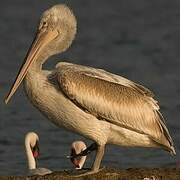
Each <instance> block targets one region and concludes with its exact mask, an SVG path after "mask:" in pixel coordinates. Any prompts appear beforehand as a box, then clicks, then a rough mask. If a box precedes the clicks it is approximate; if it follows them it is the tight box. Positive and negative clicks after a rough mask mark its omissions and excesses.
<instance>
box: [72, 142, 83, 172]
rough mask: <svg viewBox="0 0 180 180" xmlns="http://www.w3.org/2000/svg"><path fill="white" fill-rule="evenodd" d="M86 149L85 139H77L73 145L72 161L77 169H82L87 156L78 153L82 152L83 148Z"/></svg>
mask: <svg viewBox="0 0 180 180" xmlns="http://www.w3.org/2000/svg"><path fill="white" fill-rule="evenodd" d="M85 149H86V145H85V143H84V142H83V141H75V142H73V143H72V145H71V155H70V157H71V162H72V163H73V164H74V166H75V168H76V169H81V168H82V167H83V165H84V163H85V160H86V156H78V157H73V156H76V155H77V154H79V153H81V152H82V151H83V150H85Z"/></svg>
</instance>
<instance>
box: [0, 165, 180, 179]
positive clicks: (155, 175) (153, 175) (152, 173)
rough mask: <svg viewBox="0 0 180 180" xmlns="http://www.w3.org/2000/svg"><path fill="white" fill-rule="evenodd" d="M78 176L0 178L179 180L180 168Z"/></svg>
mask: <svg viewBox="0 0 180 180" xmlns="http://www.w3.org/2000/svg"><path fill="white" fill-rule="evenodd" d="M73 174H76V173H74V172H72V171H59V172H54V173H52V174H50V175H45V176H6V177H5V176H0V180H1V179H2V180H11V179H13V180H23V179H25V180H43V179H46V180H48V179H50V180H52V179H54V180H58V179H59V180H66V179H78V180H91V179H93V180H94V179H98V180H108V179H110V180H114V179H118V180H143V179H144V180H179V179H180V168H179V169H175V168H137V169H136V168H130V169H124V170H122V169H114V168H104V169H103V170H101V171H100V172H99V173H96V174H94V175H88V176H84V177H73Z"/></svg>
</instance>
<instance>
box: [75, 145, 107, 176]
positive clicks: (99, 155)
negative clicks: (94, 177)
mask: <svg viewBox="0 0 180 180" xmlns="http://www.w3.org/2000/svg"><path fill="white" fill-rule="evenodd" d="M104 148H105V145H97V152H96V158H95V161H94V164H93V167H92V170H91V171H89V172H85V173H83V174H80V175H75V176H74V177H81V176H86V175H90V174H94V173H97V172H98V171H99V167H100V165H101V160H102V157H103V155H104Z"/></svg>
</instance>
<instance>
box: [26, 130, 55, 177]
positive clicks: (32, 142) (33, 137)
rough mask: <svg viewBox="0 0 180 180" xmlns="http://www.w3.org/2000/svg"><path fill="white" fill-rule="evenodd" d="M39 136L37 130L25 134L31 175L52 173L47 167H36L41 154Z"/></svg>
mask: <svg viewBox="0 0 180 180" xmlns="http://www.w3.org/2000/svg"><path fill="white" fill-rule="evenodd" d="M38 142H39V137H38V135H37V134H36V133H35V132H29V133H27V134H26V136H25V150H26V156H27V160H28V168H29V175H46V174H50V173H52V171H51V170H49V169H46V168H36V160H35V158H37V157H38V156H39V143H38Z"/></svg>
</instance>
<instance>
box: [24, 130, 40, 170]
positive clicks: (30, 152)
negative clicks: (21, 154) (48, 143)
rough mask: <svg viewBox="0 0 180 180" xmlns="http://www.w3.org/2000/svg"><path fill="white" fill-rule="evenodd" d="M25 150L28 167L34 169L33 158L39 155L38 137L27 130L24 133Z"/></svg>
mask: <svg viewBox="0 0 180 180" xmlns="http://www.w3.org/2000/svg"><path fill="white" fill-rule="evenodd" d="M25 150H26V155H27V160H28V167H29V169H35V168H36V162H35V159H36V158H37V157H38V156H39V137H38V135H37V134H36V133H34V132H29V133H27V134H26V137H25Z"/></svg>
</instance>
